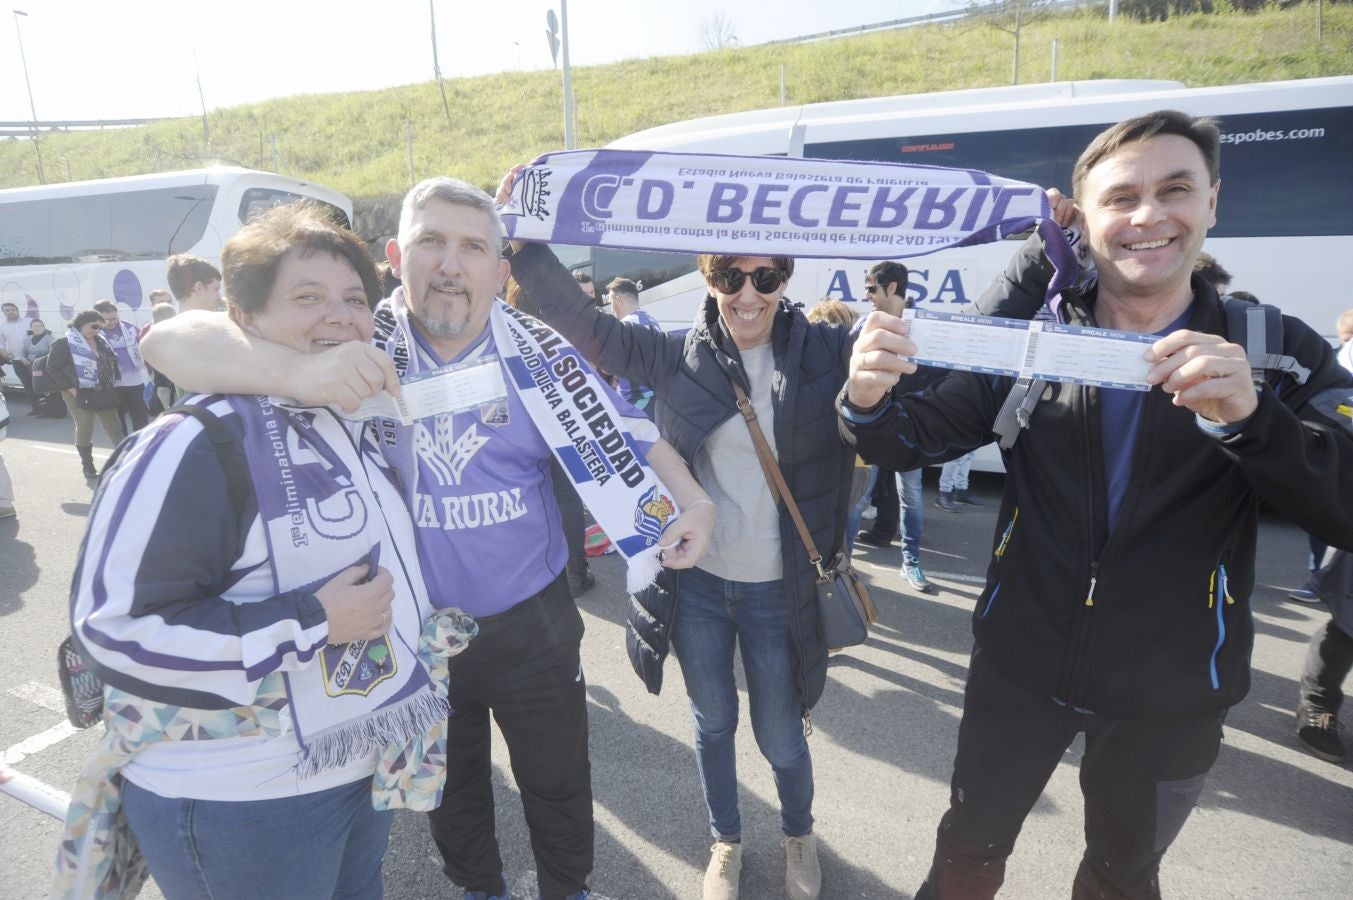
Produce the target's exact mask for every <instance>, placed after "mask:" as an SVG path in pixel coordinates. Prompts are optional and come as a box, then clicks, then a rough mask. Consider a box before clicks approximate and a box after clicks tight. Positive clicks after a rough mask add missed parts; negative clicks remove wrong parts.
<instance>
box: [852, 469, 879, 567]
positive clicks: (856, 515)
mask: <svg viewBox="0 0 1353 900" xmlns="http://www.w3.org/2000/svg"><path fill="white" fill-rule="evenodd" d="M878 477H879V467H878V466H870V467H869V484H867V485H865V488H864V493H863V494H862V495H861V496H860V499H859V500H857V501H856V503H855V505H854V506H852V507H851V508H850V512H849V513H848V514H847V515H846V555H847V556H849V555H850V554H852V553H854V552H855V535H857V534H859V533H860V518H861V517H862V516H863V515H864V511H865V508H866V507H868V506H869V495H870V494H872V493H874V479H875V478H878Z"/></svg>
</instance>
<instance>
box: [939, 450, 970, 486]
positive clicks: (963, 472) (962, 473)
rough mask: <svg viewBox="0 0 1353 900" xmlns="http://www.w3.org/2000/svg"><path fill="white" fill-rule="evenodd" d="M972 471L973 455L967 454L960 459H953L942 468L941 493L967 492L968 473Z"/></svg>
mask: <svg viewBox="0 0 1353 900" xmlns="http://www.w3.org/2000/svg"><path fill="white" fill-rule="evenodd" d="M971 470H972V454H971V453H965V454H963V455H962V456H960V457H959V458H958V459H951V460H949V461H948V462H947V463H945V464H944V465H943V466H942V467H941V468H940V490H941V491H966V490H967V489H968V472H969V471H971Z"/></svg>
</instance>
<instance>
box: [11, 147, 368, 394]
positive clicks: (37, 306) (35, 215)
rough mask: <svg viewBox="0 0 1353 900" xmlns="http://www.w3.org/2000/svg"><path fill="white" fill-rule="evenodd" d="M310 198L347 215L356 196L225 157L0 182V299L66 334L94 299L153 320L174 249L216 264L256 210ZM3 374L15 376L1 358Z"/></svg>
mask: <svg viewBox="0 0 1353 900" xmlns="http://www.w3.org/2000/svg"><path fill="white" fill-rule="evenodd" d="M302 199H304V200H311V201H314V202H317V203H321V204H323V205H325V206H327V207H330V208H331V209H332V211H333V213H334V215H335V216H336V217H337V218H339V219H340V220H341V221H342V222H343V223H344V224H345V225H346V224H348V223H349V222H350V221H351V219H352V203H351V201H349V200H348V198H347V197H344V196H343V195H342V194H340V193H337V192H336V191H331V190H329V189H327V188H323V187H320V186H318V185H314V184H310V183H307V182H304V181H297V180H296V179H294V178H286V177H283V176H280V175H273V174H271V173H269V172H256V171H253V170H251V169H241V168H236V167H229V166H216V167H212V168H209V169H197V170H192V171H185V172H167V173H163V174H159V175H138V176H134V177H130V178H108V179H104V180H100V181H77V182H70V183H67V184H53V185H46V186H43V187H29V188H17V189H14V190H5V191H0V303H14V304H16V305H17V306H18V307H19V315H20V317H22V318H28V319H31V318H41V319H42V320H43V322H44V324H46V325H47V328H48V329H49V330H51V331H54V332H56V333H57V334H61V333H62V332H64V331H65V326H66V323H67V322H69V321H70V319H71V317H72V316H73V315H74V314H75V313H76V312H77V311H79V310H82V309H89V308H90V307H91V306H92V305H93V303H94V301H95V300H99V299H103V298H109V299H112V300H116V301H117V302H118V304H119V306H121V308H122V316H123V318H125V319H126V320H128V321H131V322H135V323H136V324H138V325H140V324H144V323H146V322H149V321H150V299H149V297H150V292H151V291H152V290H155V289H157V288H158V289H166V290H167V289H168V282H167V281H166V279H165V260H166V259H167V258H168V257H170V256H172V255H173V254H175V253H190V254H192V255H194V256H200V257H202V258H203V259H205V260H207V261H208V262H210V263H211V264H212V265H214V266H218V267H219V266H220V262H221V247H222V245H224V244H225V242H226V241H227V240H229V239H230V237H231V236H232V235H233V234H234V233H235V232H236V231H238V230H239V229H240V226H241V225H243V224H244V223H246V222H248V221H249V219H250V218H251V217H252V216H254V215H255V214H257V213H258V212H260V211H262V210H264V209H268V208H269V207H272V206H276V205H278V204H281V203H291V202H293V201H296V200H302ZM5 373H6V375H5V384H8V385H17V384H18V379H16V378H15V377H14V375H13V373H12V372H11V370H10V367H8V366H6V367H5Z"/></svg>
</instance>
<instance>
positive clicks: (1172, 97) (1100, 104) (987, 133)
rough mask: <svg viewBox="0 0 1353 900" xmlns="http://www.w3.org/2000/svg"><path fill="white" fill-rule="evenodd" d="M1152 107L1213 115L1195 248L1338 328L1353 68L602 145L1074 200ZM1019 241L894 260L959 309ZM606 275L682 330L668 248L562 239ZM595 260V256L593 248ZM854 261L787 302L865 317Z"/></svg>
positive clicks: (815, 111) (852, 104) (776, 123)
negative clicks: (1100, 138) (937, 179)
mask: <svg viewBox="0 0 1353 900" xmlns="http://www.w3.org/2000/svg"><path fill="white" fill-rule="evenodd" d="M1158 109H1182V110H1184V111H1186V112H1189V113H1191V114H1193V115H1208V116H1215V117H1216V118H1217V119H1218V120H1219V121H1220V123H1221V129H1222V132H1223V135H1222V152H1221V179H1222V190H1221V195H1220V200H1219V206H1218V216H1217V225H1216V227H1215V228H1213V229H1212V231H1211V233H1210V235H1209V237H1208V239H1207V242H1206V244H1205V246H1204V249H1205V250H1206V251H1207V252H1209V253H1211V254H1212V255H1213V256H1215V257H1216V258H1217V260H1218V261H1219V262H1220V263H1221V264H1222V265H1223V266H1224V267H1225V268H1226V269H1227V270H1229V271H1230V272H1231V274H1232V276H1233V278H1232V282H1231V286H1232V289H1234V290H1246V291H1249V292H1251V293H1253V294H1255V295H1256V296H1257V297H1259V299H1260V300H1263V301H1265V302H1269V303H1273V304H1275V305H1277V306H1279V307H1282V309H1283V310H1284V311H1285V312H1287V313H1290V314H1294V315H1297V316H1300V317H1301V318H1302V319H1304V320H1305V321H1307V322H1308V323H1309V324H1311V325H1312V326H1313V327H1315V328H1316V329H1317V330H1318V331H1320V332H1321V333H1322V334H1325V335H1328V336H1331V337H1332V336H1333V334H1334V321H1335V318H1336V317H1337V316H1338V314H1339V313H1340V312H1341V311H1342V310H1344V309H1346V308H1348V307H1350V306H1353V290H1350V285H1353V77H1337V78H1313V79H1307V80H1301V81H1284V82H1273V83H1267V84H1245V85H1233V86H1228V87H1210V88H1186V87H1184V86H1183V85H1182V84H1179V83H1177V82H1169V81H1082V82H1058V83H1051V84H1040V85H1020V86H1015V87H1003V88H989V89H979V90H967V91H952V92H944V93H935V94H919V95H912V96H901V97H882V98H877V99H867V100H847V101H840V102H834V103H816V104H811V105H807V106H793V107H783V108H776V109H766V110H757V111H753V112H744V113H735V114H731V115H723V116H713V117H710V118H703V119H694V120H691V121H688V122H678V123H675V124H672V125H665V126H662V127H659V128H653V129H649V130H647V131H641V132H639V133H637V134H633V135H630V136H629V137H626V138H623V139H621V140H619V141H616V142H615V143H613V144H612V145H611V146H612V147H616V148H622V149H631V150H660V151H674V152H675V151H704V152H717V153H731V154H749V155H772V156H786V155H787V156H802V157H812V158H819V159H853V160H874V161H883V162H906V163H922V164H928V165H938V166H953V167H959V168H973V169H982V170H984V171H988V172H992V173H994V174H997V175H1003V176H1005V177H1008V178H1015V179H1019V180H1021V181H1027V182H1031V183H1034V184H1038V185H1041V186H1043V187H1057V188H1060V189H1061V190H1062V191H1063V192H1064V193H1067V194H1070V193H1071V184H1070V182H1071V170H1072V167H1073V165H1074V163H1075V160H1076V157H1077V156H1079V154H1080V152H1081V150H1082V149H1084V147H1085V146H1086V144H1088V143H1089V141H1090V139H1091V138H1092V137H1093V136H1094V135H1095V134H1097V133H1098V132H1100V131H1101V130H1103V129H1104V128H1105V127H1106V126H1108V125H1110V124H1112V123H1114V122H1118V121H1121V120H1123V119H1126V118H1129V117H1131V116H1134V115H1139V114H1141V113H1146V112H1151V111H1154V110H1158ZM1015 247H1016V243H1013V242H1000V243H995V244H986V245H982V246H977V247H966V248H960V249H954V250H945V251H941V252H938V253H934V254H931V255H928V256H922V257H913V258H910V259H907V260H905V262H906V264H907V266H908V268H909V269H910V270H911V280H910V293H911V295H912V296H913V297H914V298H915V299H916V300H917V301H918V302H919V303H921V304H923V305H925V306H929V307H931V308H934V309H945V310H954V309H958V308H959V307H960V306H962V304H964V303H967V302H968V301H970V300H972V299H974V298H975V297H976V296H977V295H978V294H980V293H981V291H982V290H983V288H984V287H986V285H987V284H989V283H990V282H991V279H992V278H993V277H994V276H996V275H997V274H998V273H999V272H1000V271H1001V270H1002V269H1003V267H1004V266H1005V264H1006V263H1007V262H1008V261H1009V258H1010V256H1011V254H1012V253H1013V251H1014V249H1015ZM560 249H561V251H562V252H561V256H564V255H571V256H572V259H571V262H572V263H573V264H574V265H575V267H576V266H577V265H578V264H583V265H586V264H587V263H588V262H589V261H590V263H591V266H592V274H593V276H594V277H595V278H596V279H597V280H598V281H599V282H601V284H603V285H604V284H605V283H606V282H607V281H609V279H610V278H611V277H613V276H615V275H626V276H628V277H631V278H634V277H639V278H642V279H643V281H644V286H645V288H646V290H645V291H644V292H643V297H642V302H643V303H644V305H645V307H646V308H647V309H649V310H650V311H651V312H652V313H653V314H654V315H655V316H656V317H657V318H658V319H659V320H660V321H662V322H663V323H664V325H670V326H673V327H679V328H684V327H689V325H690V323H691V320H692V318H693V315H694V311H695V309H696V306H697V304H698V302H699V300H700V299H701V298H702V297H703V296H704V285H703V284H702V283H701V281H700V279H699V276H698V275H697V274H694V273H693V270H694V261H693V258H692V257H690V256H682V255H678V254H639V253H632V252H625V251H612V250H597V251H595V252H593V253H590V254H588V253H586V252H585V251H581V250H579V249H578V248H571V249H570V248H560ZM589 256H590V260H589V258H588V257H589ZM869 265H870V263H869V262H866V261H860V260H840V259H836V260H816V259H803V260H799V261H798V262H797V263H796V267H795V272H794V278H793V281H791V282H790V296H791V297H792V298H793V299H794V300H796V301H800V302H803V303H805V304H806V305H809V306H811V305H812V304H813V303H814V302H815V301H816V300H817V299H819V298H821V297H832V298H835V299H838V300H844V301H846V302H847V303H848V304H851V306H852V308H853V309H855V310H856V311H857V312H864V311H867V310H868V308H869V306H868V304H867V302H866V301H865V296H864V273H865V271H866V270H867V269H868V267H869Z"/></svg>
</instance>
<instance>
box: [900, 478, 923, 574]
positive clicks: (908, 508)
mask: <svg viewBox="0 0 1353 900" xmlns="http://www.w3.org/2000/svg"><path fill="white" fill-rule="evenodd" d="M897 496H898V498H899V505H900V506H901V508H902V525H901V528H900V529H899V530H900V531H901V532H902V562H904V563H908V562H920V561H921V531H922V529H923V528H924V524H925V518H924V516H925V507H924V506H922V505H921V501H922V497H921V470H920V469H912V470H911V471H910V472H898V473H897Z"/></svg>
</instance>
